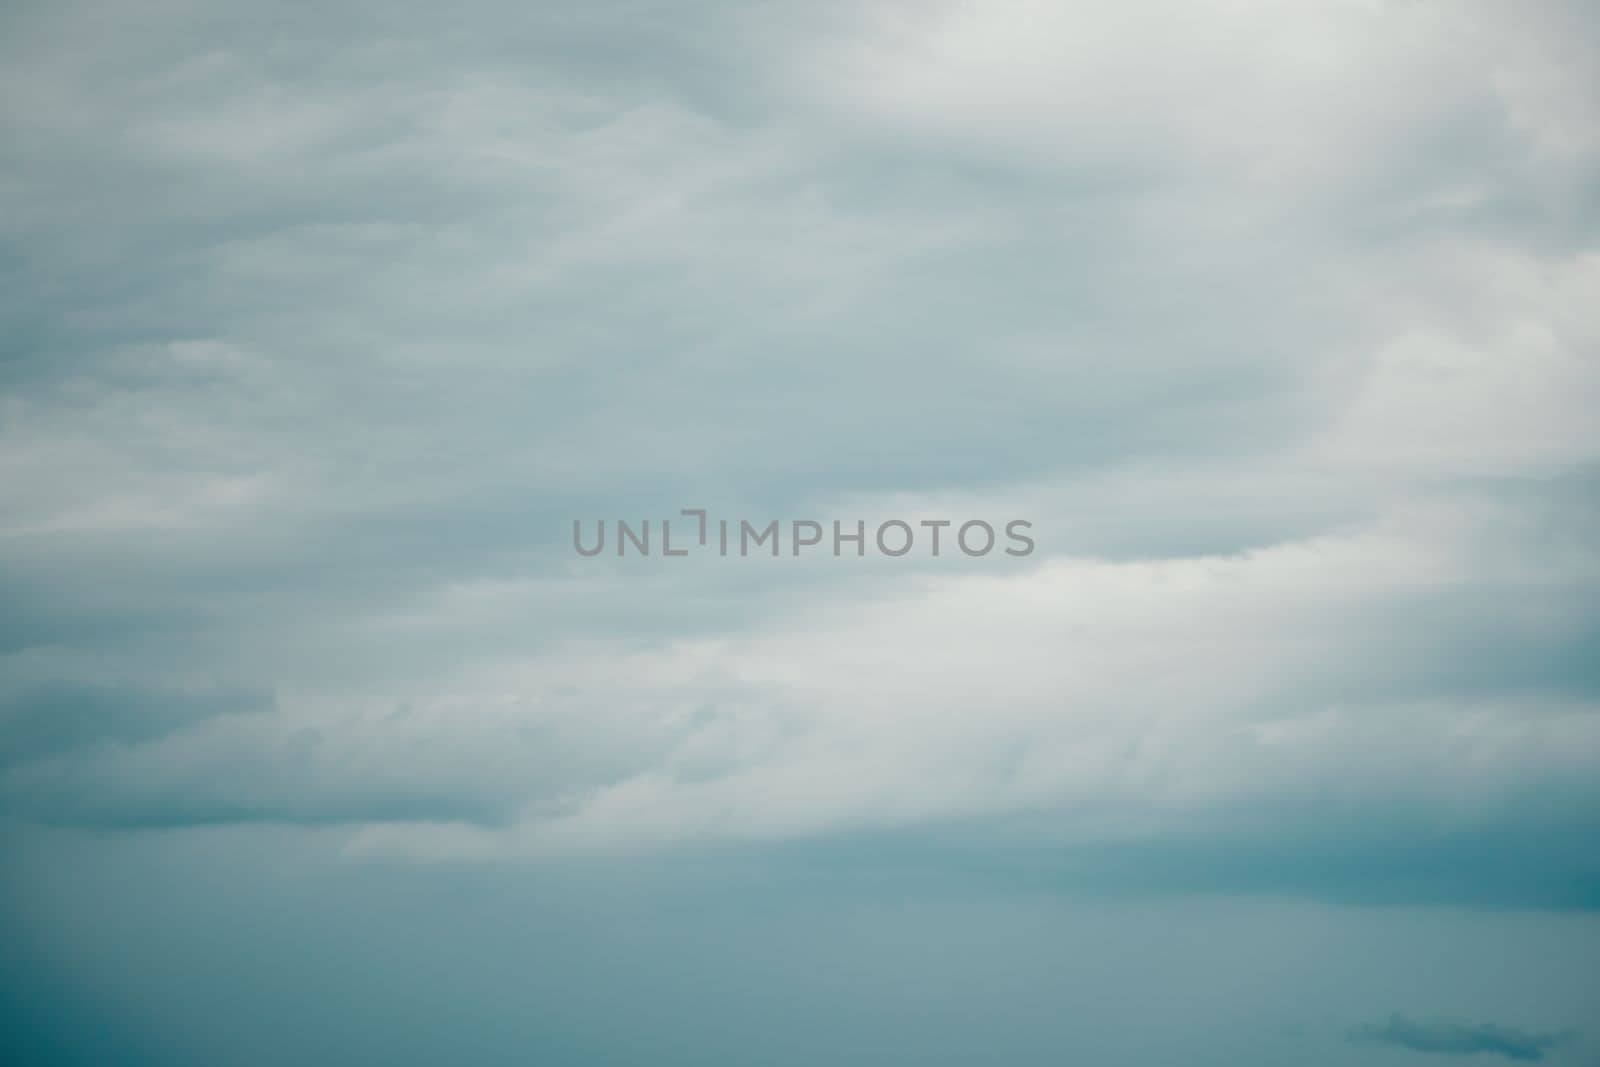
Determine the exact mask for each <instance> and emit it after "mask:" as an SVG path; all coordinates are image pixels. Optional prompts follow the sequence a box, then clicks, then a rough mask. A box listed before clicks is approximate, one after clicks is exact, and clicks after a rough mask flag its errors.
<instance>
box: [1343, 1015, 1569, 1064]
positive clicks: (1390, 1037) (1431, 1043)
mask: <svg viewBox="0 0 1600 1067" xmlns="http://www.w3.org/2000/svg"><path fill="white" fill-rule="evenodd" d="M1350 1036H1351V1038H1352V1040H1356V1041H1370V1042H1376V1043H1378V1044H1384V1045H1394V1046H1396V1047H1398V1048H1403V1049H1409V1050H1410V1051H1412V1052H1431V1053H1437V1054H1439V1055H1444V1056H1472V1055H1475V1054H1477V1053H1480V1052H1481V1053H1487V1054H1490V1055H1495V1056H1504V1057H1505V1058H1506V1059H1508V1060H1523V1061H1528V1062H1535V1061H1538V1060H1542V1059H1544V1057H1545V1053H1546V1052H1549V1051H1551V1050H1552V1049H1555V1048H1557V1047H1559V1046H1560V1045H1562V1044H1563V1043H1564V1042H1566V1041H1567V1039H1568V1035H1566V1034H1543V1033H1535V1032H1532V1031H1528V1030H1521V1029H1518V1028H1517V1027H1515V1026H1497V1025H1495V1024H1493V1023H1473V1024H1468V1023H1452V1022H1431V1023H1424V1022H1416V1021H1413V1020H1411V1019H1408V1018H1406V1017H1405V1016H1404V1015H1398V1014H1397V1015H1391V1016H1390V1017H1389V1018H1388V1020H1387V1021H1385V1022H1382V1023H1376V1024H1373V1025H1369V1026H1363V1027H1360V1028H1358V1029H1356V1030H1354V1031H1352V1032H1351V1035H1350Z"/></svg>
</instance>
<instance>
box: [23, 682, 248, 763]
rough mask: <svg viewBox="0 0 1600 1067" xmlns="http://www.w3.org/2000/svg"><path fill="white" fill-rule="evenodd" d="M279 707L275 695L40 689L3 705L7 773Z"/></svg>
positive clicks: (80, 686)
mask: <svg viewBox="0 0 1600 1067" xmlns="http://www.w3.org/2000/svg"><path fill="white" fill-rule="evenodd" d="M271 707H272V695H271V694H270V693H268V692H266V691H264V690H259V689H245V688H220V689H219V688H210V689H197V690H179V689H153V688H146V687H143V686H137V685H132V686H114V685H91V684H87V683H83V682H74V681H54V682H47V683H42V684H38V685H32V686H28V687H26V688H24V689H22V690H21V691H19V692H16V693H13V694H11V695H10V696H9V697H6V698H3V699H0V769H3V768H5V767H9V766H12V765H15V764H18V763H25V762H28V761H30V760H36V759H44V758H48V757H52V756H60V755H62V754H64V753H67V752H70V751H72V750H74V749H81V748H87V747H90V746H92V745H95V744H98V743H100V742H105V741H117V742H123V743H130V744H131V743H137V742H140V741H150V740H155V739H157V738H160V737H164V736H166V735H167V734H170V733H172V732H173V731H175V730H179V729H182V728H183V727H185V726H187V725H189V724H191V723H195V722H198V721H200V720H202V719H206V718H210V717H211V716H214V715H235V714H241V713H247V712H259V711H265V710H268V709H270V708H271Z"/></svg>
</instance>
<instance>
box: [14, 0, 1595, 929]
mask: <svg viewBox="0 0 1600 1067" xmlns="http://www.w3.org/2000/svg"><path fill="white" fill-rule="evenodd" d="M371 14H372V13H371V12H367V11H366V10H365V9H364V7H363V5H359V4H355V5H343V6H336V8H335V9H333V10H331V11H329V12H327V13H326V14H323V15H319V16H318V17H316V18H315V19H313V18H310V17H309V16H305V17H300V16H294V17H289V18H287V19H286V20H285V21H283V22H281V23H280V22H276V21H273V22H272V23H271V27H270V30H269V29H268V26H267V24H268V20H269V16H267V15H266V14H265V13H258V12H252V11H249V10H246V9H242V8H237V7H234V6H230V5H225V6H223V7H221V8H216V7H207V8H205V9H204V10H200V9H197V8H191V7H190V6H188V5H185V4H182V3H153V4H149V5H143V6H140V7H137V8H119V9H115V10H102V9H99V8H97V7H94V6H86V5H72V4H68V5H49V6H45V5H37V6H23V7H21V8H18V9H17V10H15V11H14V12H11V13H8V15H7V16H6V22H7V26H8V32H7V33H6V34H5V35H4V36H5V39H6V42H7V43H6V44H5V46H4V48H5V50H6V51H5V59H6V62H5V63H4V71H5V73H4V75H3V76H0V77H3V81H4V84H3V86H0V90H3V95H4V98H5V99H6V100H7V105H6V110H5V115H4V121H5V126H6V136H5V139H4V141H5V146H6V147H5V148H4V150H3V151H4V167H5V173H6V175H7V178H6V181H5V183H4V185H3V186H0V205H3V210H0V216H3V217H4V218H5V219H6V221H5V223H4V224H3V227H4V228H3V230H0V240H3V241H4V244H5V247H6V249H7V252H8V257H7V258H8V259H9V260H10V261H11V262H12V263H14V264H16V265H17V266H16V267H15V268H14V270H13V271H12V274H11V280H12V282H13V284H9V285H8V286H7V287H6V295H5V297H4V298H3V300H4V303H3V308H0V312H3V315H4V322H5V336H6V337H7V342H6V344H7V346H8V358H7V360H6V362H5V364H4V370H3V374H4V396H3V400H0V485H3V489H4V499H5V502H6V503H5V505H4V511H3V524H0V526H3V528H0V553H3V556H4V560H5V563H6V566H5V567H4V570H3V572H0V587H3V588H0V595H3V597H4V599H5V601H6V603H7V605H8V607H7V611H6V613H5V619H4V624H3V626H0V647H3V651H4V654H5V658H4V660H3V676H0V681H3V684H4V687H5V691H4V693H3V694H0V698H3V701H4V706H5V707H6V708H7V709H8V710H7V711H6V712H5V719H4V720H3V721H4V723H5V734H4V738H5V742H4V743H5V746H6V748H5V755H4V769H3V771H0V801H3V803H4V806H5V808H6V810H7V811H8V812H9V813H11V814H13V815H14V816H17V817H21V818H25V819H28V820H34V821H41V822H47V823H55V824H69V825H71V824H83V825H92V826H130V827H142V826H157V827H166V826H193V825H199V824H218V823H221V824H229V823H236V822H269V823H284V824H289V825H295V826H306V827H316V826H324V825H336V826H339V827H341V828H342V829H343V832H344V833H346V834H347V835H348V838H347V840H348V844H349V845H350V847H351V848H352V849H355V850H357V851H360V852H363V853H368V852H374V851H376V852H381V853H391V852H399V853H401V854H404V855H408V856H419V857H438V856H475V857H488V856H497V855H505V854H534V855H546V854H550V853H552V852H564V851H569V850H573V849H576V850H580V851H581V850H593V849H596V848H602V849H615V848H622V849H624V850H634V849H641V848H658V847H675V846H680V845H687V844H693V843H704V842H718V841H721V842H726V841H734V842H745V843H762V844H770V843H781V842H788V841H793V840H796V839H814V838H819V837H822V838H826V837H828V836H829V835H842V836H845V837H849V836H852V835H863V834H865V835H875V834H883V833H900V832H903V833H907V834H912V835H915V836H918V837H925V836H927V835H934V836H938V835H944V834H952V835H955V836H960V835H961V834H963V833H966V832H968V829H967V828H971V827H975V826H981V827H983V830H982V831H981V833H982V835H984V836H985V837H988V836H989V835H993V834H995V833H999V834H1000V835H1001V836H1002V837H1006V838H1008V839H1009V838H1010V837H1011V836H1018V837H1020V838H1022V839H1024V840H1037V841H1044V842H1048V843H1049V845H1050V847H1052V848H1056V847H1059V848H1064V849H1069V850H1070V849H1085V850H1087V849H1095V848H1103V847H1118V848H1122V847H1130V846H1148V847H1149V848H1151V849H1154V850H1156V851H1157V852H1158V853H1161V852H1163V851H1164V852H1165V854H1168V855H1181V854H1187V853H1186V851H1185V850H1189V849H1195V848H1199V849H1201V850H1202V851H1207V852H1212V853H1220V854H1230V855H1232V854H1238V855H1246V854H1247V855H1252V856H1262V855H1272V854H1274V850H1276V853H1277V854H1280V855H1285V856H1286V855H1290V854H1292V852H1293V849H1294V847H1295V843H1296V842H1305V841H1312V842H1315V843H1316V848H1317V849H1319V850H1320V851H1321V853H1322V854H1323V855H1329V856H1333V855H1338V856H1348V857H1351V858H1350V859H1349V861H1348V862H1349V864H1350V869H1351V870H1352V871H1373V870H1377V869H1379V868H1380V867H1381V866H1382V865H1381V864H1380V863H1379V862H1378V858H1379V857H1382V856H1385V855H1389V854H1391V853H1392V852H1393V851H1394V850H1395V849H1397V848H1400V847H1401V845H1402V843H1404V842H1412V843H1415V844H1417V847H1419V848H1424V849H1425V850H1426V849H1428V848H1435V847H1437V848H1438V849H1439V850H1440V851H1439V852H1437V853H1430V854H1437V855H1444V854H1446V853H1449V854H1458V853H1459V852H1461V851H1462V850H1465V849H1467V847H1468V846H1467V844H1466V843H1468V842H1470V843H1472V844H1471V847H1472V848H1473V849H1475V850H1477V851H1478V853H1479V856H1480V861H1479V862H1477V863H1473V864H1468V865H1467V867H1466V868H1464V869H1463V871H1462V873H1461V874H1459V875H1454V874H1447V875H1445V876H1444V878H1445V881H1447V882H1449V881H1451V880H1452V879H1453V880H1454V883H1455V889H1454V890H1453V891H1452V890H1450V889H1448V887H1446V888H1444V889H1441V888H1440V887H1438V886H1435V887H1434V888H1433V889H1432V890H1430V893H1443V895H1445V896H1449V895H1451V893H1452V892H1454V893H1455V894H1456V895H1458V896H1460V897H1461V898H1462V899H1468V898H1472V897H1473V894H1474V893H1475V887H1476V886H1478V885H1481V879H1480V878H1479V876H1478V875H1477V874H1475V873H1471V872H1481V871H1482V870H1484V869H1489V868H1496V867H1502V866H1503V864H1502V863H1501V862H1500V860H1502V859H1503V858H1504V857H1506V856H1510V855H1516V856H1517V857H1518V858H1519V859H1518V862H1519V863H1521V864H1525V865H1527V866H1528V867H1529V868H1530V872H1529V873H1528V875H1527V877H1526V879H1524V880H1518V881H1517V883H1516V884H1518V885H1521V886H1524V888H1523V889H1519V890H1517V891H1516V892H1515V893H1513V894H1512V896H1513V897H1515V898H1517V899H1523V900H1525V901H1536V902H1540V903H1547V904H1549V903H1558V902H1559V903H1561V904H1563V905H1571V904H1574V903H1577V904H1581V905H1583V906H1592V905H1593V903H1594V902H1595V901H1596V900H1597V899H1600V875H1597V872H1596V870H1595V868H1594V866H1593V864H1592V861H1590V860H1587V859H1585V858H1584V857H1585V855H1588V854H1592V850H1584V849H1581V848H1574V847H1572V843H1573V842H1574V841H1583V840H1592V835H1593V834H1594V833H1595V831H1596V824H1595V813H1596V811H1597V810H1600V808H1597V807H1596V804H1595V801H1596V797H1595V787H1594V785H1593V783H1594V782H1595V781H1600V777H1597V774H1596V772H1597V771H1600V717H1597V716H1596V710H1597V709H1596V698H1597V694H1600V676H1597V674H1596V672H1595V668H1594V666H1593V664H1592V656H1591V655H1589V654H1588V652H1587V650H1588V649H1589V648H1591V647H1592V645H1593V643H1594V640H1595V638H1596V636H1597V628H1600V619H1597V617H1596V614H1595V612H1594V607H1593V606H1594V604H1595V603H1596V593H1597V588H1596V586H1597V581H1600V556H1597V554H1596V551H1595V547H1594V546H1595V545H1596V544H1597V543H1600V542H1597V540H1596V538H1595V536H1594V535H1595V533H1596V528H1597V519H1600V511H1597V503H1600V494H1597V490H1596V484H1597V483H1596V471H1597V466H1596V464H1597V461H1600V436H1597V432H1596V428H1595V427H1596V423H1595V421H1594V419H1593V418H1592V412H1593V410H1594V408H1595V406H1596V402H1597V401H1600V373H1597V366H1596V363H1595V360H1594V352H1595V350H1596V344H1597V342H1600V317H1597V315H1596V312H1595V310H1594V309H1595V307H1596V306H1597V303H1596V301H1595V300H1594V294H1595V292H1596V291H1597V286H1600V259H1597V258H1596V254H1595V235H1596V228H1595V227H1596V221H1597V213H1596V203H1595V198H1594V194H1593V190H1594V188H1595V184H1594V183H1595V179H1596V177H1597V175H1600V139H1597V138H1596V136H1595V132H1594V129H1593V125H1592V123H1590V122H1588V121H1586V120H1587V117H1588V116H1590V115H1592V114H1594V113H1595V111H1596V109H1597V108H1600V100H1597V99H1596V97H1597V92H1596V86H1597V85H1600V78H1597V77H1596V76H1595V75H1596V72H1595V70H1594V56H1595V52H1594V50H1593V49H1592V48H1588V47H1586V43H1592V41H1593V39H1594V34H1595V26H1594V21H1593V16H1592V14H1591V13H1590V12H1589V11H1588V9H1587V7H1586V6H1585V5H1582V4H1576V3H1572V4H1563V3H1541V4H1534V5H1523V6H1521V7H1519V8H1518V9H1517V11H1515V12H1509V11H1508V10H1506V9H1504V8H1502V7H1499V6H1496V5H1489V4H1461V5H1450V6H1448V7H1446V6H1442V5H1436V4H1413V3H1394V4H1390V3H1372V2H1360V3H1358V2H1354V0H1349V2H1345V0H1325V2H1317V3H1312V2H1303V3H1302V2H1296V3H1281V4H1260V5H1255V4H1243V3H1219V4H1214V5H1207V6H1204V7H1203V8H1200V7H1196V6H1195V5H1193V4H1156V5H1148V6H1146V7H1143V8H1141V9H1140V11H1138V12H1137V13H1134V12H1128V13H1120V12H1108V11H1091V10H1088V9H1085V8H1081V7H1074V6H1071V5H1043V4H1034V3H1024V2H1016V3H1010V2H1008V3H1003V4H995V5H983V6H979V7H973V6H967V5H948V6H941V7H938V8H936V9H932V10H927V9H924V8H923V7H922V6H918V7H917V8H916V9H914V10H913V9H912V8H910V7H907V6H904V5H900V4H894V3H882V4H871V5H865V6H859V5H848V6H846V5H837V6H834V5H822V6H820V7H806V8H804V9H792V10H790V9H784V10H779V9H771V10H767V9H763V10H761V11H759V12H746V11H739V10H734V9H731V8H726V7H723V6H721V5H715V4H707V5H690V6H689V7H687V8H686V9H685V10H684V11H682V12H681V13H679V14H677V15H675V16H674V18H673V19H671V20H667V19H665V17H664V16H662V15H659V14H648V15H647V14H644V13H642V12H637V11H636V12H630V13H628V14H627V15H626V16H625V15H624V14H623V13H622V12H620V11H609V12H608V11H599V10H597V11H595V12H592V13H587V14H582V15H577V14H562V13H558V12H556V11H553V10H539V9H527V8H523V7H518V8H516V9H500V8H492V7H483V8H482V9H481V10H476V11H475V12H469V13H467V14H465V15H463V16H462V18H461V19H460V20H452V21H451V23H450V26H449V28H448V30H446V29H445V28H444V27H443V26H442V25H440V24H436V23H435V22H434V20H433V19H432V17H431V16H426V15H423V14H420V13H416V12H413V13H411V14H410V15H409V16H407V17H404V18H402V17H398V16H383V17H379V18H378V20H377V22H376V23H374V22H371V21H370V20H369V19H368V17H367V16H369V15H371ZM646 42H648V43H646ZM680 507H712V508H716V509H719V510H721V511H722V512H723V513H727V514H744V515H748V516H750V517H752V518H756V519H765V518H768V517H786V518H787V517H814V516H816V517H823V518H827V517H831V516H846V517H848V516H854V515H858V514H865V515H877V516H890V515H893V516H896V517H905V518H907V519H915V518H919V517H935V516H953V517H961V516H966V515H994V516H1011V515H1021V516H1026V517H1028V518H1030V519H1032V520H1033V521H1034V523H1035V526H1036V529H1037V530H1038V532H1039V544H1040V549H1039V552H1038V553H1037V554H1036V555H1035V556H1034V557H1031V558H1030V559H1028V560H1025V561H1005V562H1003V563H1002V562H997V561H989V562H987V563H984V564H977V563H970V562H963V561H961V560H941V561H928V560H922V561H917V560H909V559H908V560H904V561H896V560H876V561H870V560H869V561H865V562H860V563H857V562H855V561H840V562H837V563H836V562H834V561H831V560H827V561H815V562H807V561H791V560H780V561H777V562H773V561H731V560H730V561H694V562H686V563H684V564H683V565H681V566H678V565H676V561H660V560H650V561H637V563H636V564H632V563H630V562H629V561H617V560H611V559H605V560H594V561H588V560H579V559H576V558H574V556H573V555H572V553H571V552H570V550H569V549H568V548H567V545H566V540H565V538H566V532H567V530H568V529H569V528H570V522H571V520H572V519H573V518H578V517H583V518H591V517H610V518H616V517H627V518H633V519H637V518H644V517H649V516H654V515H660V514H671V513H674V512H675V511H676V509H678V508H680ZM236 694H255V696H252V697H251V698H250V699H249V700H248V701H245V703H248V704H250V705H251V707H249V708H246V707H243V706H241V702H240V700H239V699H238V698H237V697H236V696H235V695H236ZM269 694H270V695H269ZM246 712H248V713H246ZM1375 827H1387V828H1388V829H1387V830H1384V831H1382V832H1379V831H1377V830H1375V829H1374V828H1375ZM1527 840H1539V841H1549V842H1551V844H1550V847H1548V848H1535V849H1532V850H1529V849H1526V848H1522V847H1521V846H1519V845H1517V842H1525V841H1527ZM1269 865H1270V864H1269ZM1164 866H1167V865H1166V864H1163V863H1160V862H1156V863H1155V864H1154V868H1162V867H1164ZM1249 866H1250V865H1249V864H1241V865H1239V867H1240V869H1241V870H1242V869H1246V868H1248V867H1249ZM1441 869H1444V870H1451V871H1453V870H1456V868H1454V867H1451V866H1450V865H1448V864H1446V865H1444V866H1443V867H1442V868H1441ZM1241 877H1244V876H1241ZM1529 886H1533V887H1537V888H1528V887H1529ZM1302 888H1304V887H1302Z"/></svg>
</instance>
